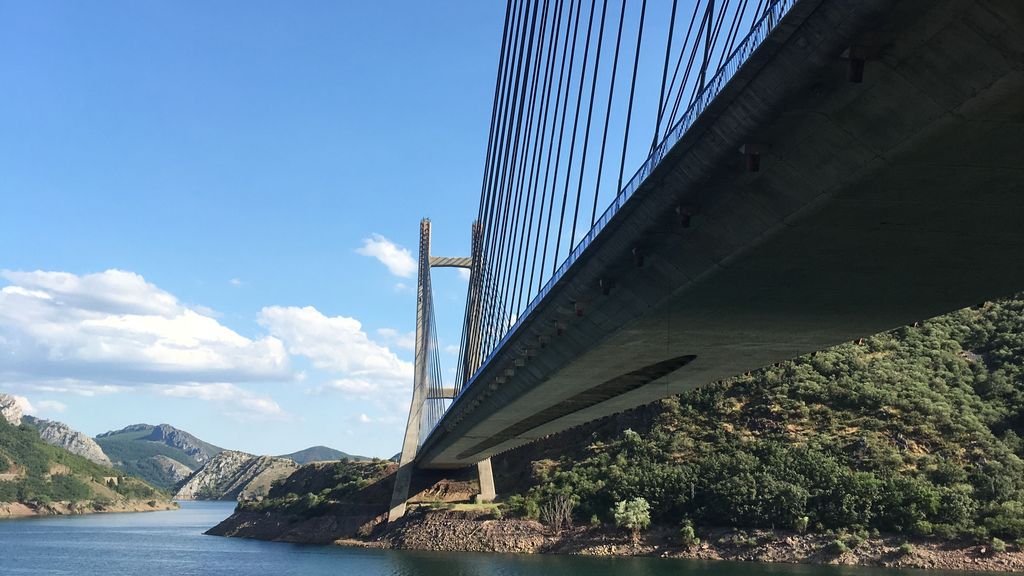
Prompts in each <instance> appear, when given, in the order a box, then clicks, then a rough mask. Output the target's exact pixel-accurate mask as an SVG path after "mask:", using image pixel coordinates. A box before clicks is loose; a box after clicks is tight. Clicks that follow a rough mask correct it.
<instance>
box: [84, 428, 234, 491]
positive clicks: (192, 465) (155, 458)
mask: <svg viewBox="0 0 1024 576" xmlns="http://www.w3.org/2000/svg"><path fill="white" fill-rule="evenodd" d="M96 442H97V443H98V444H99V445H100V447H101V448H102V449H103V451H104V452H106V454H107V456H109V457H110V459H111V460H112V461H113V463H114V466H115V467H117V468H118V469H120V470H123V471H124V472H126V473H128V474H132V475H135V476H138V477H140V478H143V479H145V480H146V481H147V482H149V483H151V484H153V485H154V486H158V487H160V488H163V489H165V490H172V489H173V488H174V487H175V486H176V485H177V484H178V483H179V482H180V481H181V480H182V478H183V477H185V476H187V475H188V474H191V473H192V472H194V471H195V470H198V469H199V468H200V467H201V466H202V465H203V464H204V463H206V462H208V461H209V460H210V459H211V458H213V457H214V456H216V455H217V454H219V453H220V452H221V451H222V450H223V448H220V447H219V446H214V445H213V444H210V443H208V442H204V441H202V440H200V439H198V438H196V437H195V436H193V435H192V434H189V433H188V432H185V431H184V430H180V429H178V428H175V427H173V426H170V425H168V424H160V425H159V426H153V425H151V424H133V425H131V426H128V427H126V428H122V429H120V430H114V431H111V432H105V433H103V434H100V435H99V436H97V437H96ZM169 460H170V461H174V462H177V463H178V464H179V465H175V464H171V463H169V462H168V461H169ZM185 470H187V473H186V472H185ZM183 475H184V476H183Z"/></svg>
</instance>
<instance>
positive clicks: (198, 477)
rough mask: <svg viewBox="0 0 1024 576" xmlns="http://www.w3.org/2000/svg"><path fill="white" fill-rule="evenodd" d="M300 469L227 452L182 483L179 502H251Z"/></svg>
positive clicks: (275, 460)
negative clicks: (275, 483) (274, 483)
mask: <svg viewBox="0 0 1024 576" xmlns="http://www.w3.org/2000/svg"><path fill="white" fill-rule="evenodd" d="M297 468H298V465H297V464H295V462H293V461H291V460H286V459H284V458H275V457H273V456H254V455H252V454H246V453H245V452H235V451H233V450H224V451H222V452H220V453H219V454H217V455H216V456H214V457H213V458H212V459H210V461H209V462H207V463H206V464H204V465H203V467H202V468H200V469H199V470H197V471H196V472H195V473H194V474H192V476H191V477H189V479H188V480H186V481H185V483H184V484H182V486H181V488H179V489H178V493H177V494H175V498H177V499H179V500H249V499H253V498H260V497H262V496H264V495H266V494H267V493H268V492H269V491H270V485H271V484H272V483H273V482H274V481H275V480H280V479H282V478H287V477H288V476H290V475H291V473H292V472H294V471H295V470H296V469H297Z"/></svg>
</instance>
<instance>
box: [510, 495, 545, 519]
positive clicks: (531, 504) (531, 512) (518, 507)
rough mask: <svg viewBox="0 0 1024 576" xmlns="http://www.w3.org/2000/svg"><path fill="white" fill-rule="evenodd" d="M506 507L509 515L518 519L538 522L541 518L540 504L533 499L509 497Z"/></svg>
mask: <svg viewBox="0 0 1024 576" xmlns="http://www.w3.org/2000/svg"><path fill="white" fill-rule="evenodd" d="M505 506H506V507H507V508H508V513H509V514H511V515H512V516H514V517H516V518H525V519H527V520H537V519H538V518H540V504H538V503H537V500H535V499H534V498H532V497H525V496H521V495H519V494H513V495H512V496H509V498H508V502H506V503H505Z"/></svg>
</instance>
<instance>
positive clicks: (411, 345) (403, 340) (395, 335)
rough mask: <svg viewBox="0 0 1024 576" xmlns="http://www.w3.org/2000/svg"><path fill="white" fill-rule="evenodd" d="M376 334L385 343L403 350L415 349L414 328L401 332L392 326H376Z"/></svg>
mask: <svg viewBox="0 0 1024 576" xmlns="http://www.w3.org/2000/svg"><path fill="white" fill-rule="evenodd" d="M377 335H378V336H380V337H381V339H382V340H383V341H384V343H385V344H388V345H390V346H396V347H398V348H401V349H403V350H415V349H416V331H415V330H413V331H410V332H406V333H404V334H402V333H400V332H399V331H398V330H395V329H394V328H378V329H377Z"/></svg>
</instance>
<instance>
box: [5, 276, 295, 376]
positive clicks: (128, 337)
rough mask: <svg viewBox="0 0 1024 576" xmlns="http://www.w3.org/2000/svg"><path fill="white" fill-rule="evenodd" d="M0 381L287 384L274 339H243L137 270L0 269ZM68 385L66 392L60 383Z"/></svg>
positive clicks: (286, 363)
mask: <svg viewBox="0 0 1024 576" xmlns="http://www.w3.org/2000/svg"><path fill="white" fill-rule="evenodd" d="M0 278H2V279H4V280H7V281H8V282H9V283H10V284H9V285H8V286H4V287H3V288H0V349H2V350H3V356H2V358H0V383H19V384H28V385H31V384H33V383H35V384H37V385H38V386H39V387H40V389H42V388H44V387H49V388H61V387H73V388H76V389H77V390H78V391H79V392H80V393H81V391H83V390H88V389H89V387H90V385H92V386H96V387H99V388H100V389H101V390H102V389H103V388H105V387H111V386H113V387H122V386H137V385H149V384H174V383H185V382H225V381H231V382H247V381H266V380H273V379H282V378H287V377H288V376H289V373H290V364H289V358H288V355H287V353H286V351H285V348H284V345H283V343H282V342H281V341H280V340H279V339H277V338H275V337H273V336H265V337H263V338H260V339H256V340H253V339H249V338H246V337H244V336H241V335H240V334H238V333H236V332H234V331H233V330H231V329H229V328H227V327H225V326H223V325H221V324H220V323H219V322H218V321H217V320H216V319H214V318H212V317H210V316H208V315H206V314H204V313H203V311H201V310H199V309H197V308H196V307H193V306H188V305H185V304H182V303H181V302H179V301H178V300H177V298H175V297H174V296H173V295H172V294H170V293H168V292H166V291H164V290H161V289H160V288H158V287H157V286H155V285H153V284H151V283H149V282H146V280H145V279H144V278H143V277H142V276H140V275H138V274H135V273H132V272H126V271H122V270H107V271H105V272H99V273H96V274H86V275H81V276H79V275H75V274H70V273H67V272H45V271H35V272H14V271H7V270H5V271H0ZM66 385H67V386H66Z"/></svg>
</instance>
